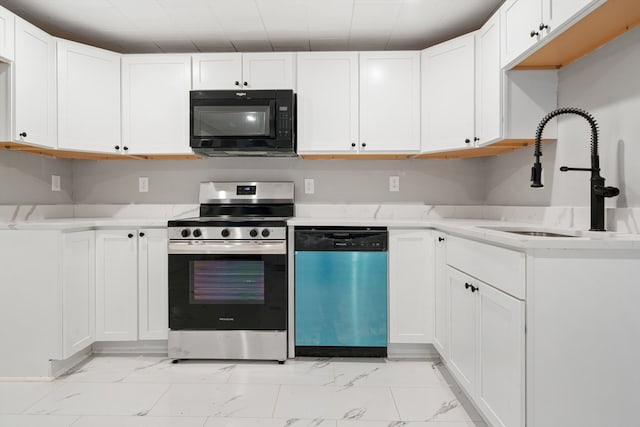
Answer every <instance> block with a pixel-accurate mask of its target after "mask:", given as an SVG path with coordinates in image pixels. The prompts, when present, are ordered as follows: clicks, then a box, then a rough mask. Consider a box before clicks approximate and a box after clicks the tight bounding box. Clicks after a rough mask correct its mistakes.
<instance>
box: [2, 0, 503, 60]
mask: <svg viewBox="0 0 640 427" xmlns="http://www.w3.org/2000/svg"><path fill="white" fill-rule="evenodd" d="M502 1H503V0H0V5H2V6H4V7H6V8H7V9H10V10H11V11H13V12H14V13H16V14H17V15H19V16H21V17H23V18H24V19H26V20H27V21H30V22H32V23H33V24H36V25H37V26H39V27H41V28H42V29H44V30H46V31H48V32H49V33H51V34H53V35H55V36H58V37H63V38H66V39H70V40H75V41H79V42H82V43H87V44H91V45H94V46H99V47H102V48H105V49H109V50H113V51H117V52H122V53H155V52H235V51H237V52H250V51H252V52H255V51H308V50H313V51H321V50H402V49H423V48H425V47H428V46H431V45H433V44H436V43H438V42H441V41H443V40H447V39H450V38H453V37H455V36H458V35H461V34H464V33H466V32H469V31H472V30H476V29H478V28H479V27H480V26H481V25H482V23H484V21H486V19H487V18H488V17H489V16H490V15H491V13H492V12H494V11H495V10H496V9H497V8H498V6H499V5H500V4H501V3H502Z"/></svg>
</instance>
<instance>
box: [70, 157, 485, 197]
mask: <svg viewBox="0 0 640 427" xmlns="http://www.w3.org/2000/svg"><path fill="white" fill-rule="evenodd" d="M484 163H485V161H484V160H483V159H466V160H303V159H298V158H293V159H292V158H213V159H206V160H146V161H145V160H140V161H137V160H129V161H125V160H122V161H120V160H119V161H93V160H91V161H90V160H74V161H73V165H72V170H73V200H74V202H75V203H79V204H83V203H88V204H101V203H105V204H109V203H177V204H183V203H187V204H189V203H198V183H199V182H201V181H209V180H285V181H294V182H295V187H296V201H298V202H311V203H313V202H318V203H378V202H380V203H396V202H397V203H404V202H419V203H422V202H426V203H428V204H462V205H464V204H481V203H482V202H483V200H484V188H485V184H484V173H485V172H484V171H485V168H484ZM390 175H399V176H400V192H394V193H391V192H389V191H388V189H389V176H390ZM139 176H147V177H149V192H148V193H139V192H138V177H139ZM304 178H314V179H315V194H312V195H310V194H304Z"/></svg>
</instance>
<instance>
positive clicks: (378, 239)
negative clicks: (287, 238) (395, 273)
mask: <svg viewBox="0 0 640 427" xmlns="http://www.w3.org/2000/svg"><path fill="white" fill-rule="evenodd" d="M294 236H295V242H294V249H295V250H296V251H351V252H354V251H365V252H386V251H387V246H388V233H387V228H386V227H296V229H295V232H294Z"/></svg>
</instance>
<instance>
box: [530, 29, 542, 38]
mask: <svg viewBox="0 0 640 427" xmlns="http://www.w3.org/2000/svg"><path fill="white" fill-rule="evenodd" d="M529 35H530V36H531V37H532V38H533V37H536V36H539V35H540V33H539V32H537V31H536V30H531V34H529Z"/></svg>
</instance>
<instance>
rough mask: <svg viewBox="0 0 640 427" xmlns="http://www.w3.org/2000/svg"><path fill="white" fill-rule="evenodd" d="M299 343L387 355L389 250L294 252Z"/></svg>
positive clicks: (296, 335) (297, 335)
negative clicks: (378, 351) (379, 349)
mask: <svg viewBox="0 0 640 427" xmlns="http://www.w3.org/2000/svg"><path fill="white" fill-rule="evenodd" d="M295 345H296V347H298V346H309V347H327V346H328V347H385V354H386V347H387V252H365V251H362V252H348V251H342V252H340V251H327V252H323V251H296V252H295ZM296 353H298V351H296Z"/></svg>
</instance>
